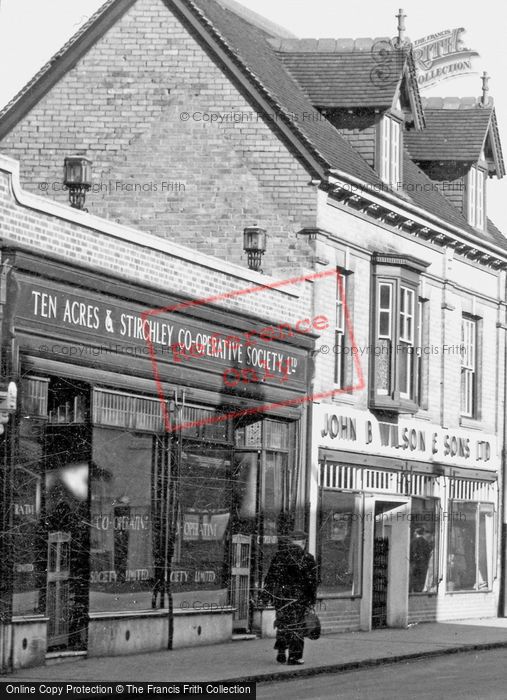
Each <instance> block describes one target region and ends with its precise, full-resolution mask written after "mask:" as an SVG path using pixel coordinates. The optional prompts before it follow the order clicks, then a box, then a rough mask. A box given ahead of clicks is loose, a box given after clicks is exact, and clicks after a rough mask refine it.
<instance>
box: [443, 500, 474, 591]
mask: <svg viewBox="0 0 507 700" xmlns="http://www.w3.org/2000/svg"><path fill="white" fill-rule="evenodd" d="M476 539H477V503H464V502H461V501H454V502H452V503H451V504H450V510H449V541H448V548H447V590H448V591H454V590H456V591H473V590H475V589H476V576H477V561H476Z"/></svg>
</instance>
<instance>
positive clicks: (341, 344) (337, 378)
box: [334, 331, 345, 388]
mask: <svg viewBox="0 0 507 700" xmlns="http://www.w3.org/2000/svg"><path fill="white" fill-rule="evenodd" d="M344 350H345V336H344V334H343V333H342V332H341V331H336V334H335V347H334V353H335V373H334V383H335V385H336V386H338V387H340V388H343V387H344V385H345V352H344Z"/></svg>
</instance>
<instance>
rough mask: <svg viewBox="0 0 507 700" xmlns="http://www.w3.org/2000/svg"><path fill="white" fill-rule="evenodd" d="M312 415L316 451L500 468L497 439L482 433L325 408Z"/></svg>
mask: <svg viewBox="0 0 507 700" xmlns="http://www.w3.org/2000/svg"><path fill="white" fill-rule="evenodd" d="M315 413H316V415H315V425H316V429H317V430H318V444H319V446H320V447H324V448H329V449H335V450H347V451H354V452H360V453H363V454H372V455H380V456H385V457H396V458H398V459H408V460H415V461H422V462H438V463H442V464H449V465H454V466H466V467H472V468H476V469H492V470H494V469H497V468H498V467H499V464H498V455H497V449H496V447H497V443H496V437H495V436H494V435H488V434H484V433H483V432H482V431H477V430H465V429H463V428H452V429H446V428H442V427H441V426H437V425H435V424H432V423H427V422H426V421H421V420H415V419H413V418H412V419H410V418H403V417H400V419H399V422H398V423H397V424H396V425H394V424H392V423H386V422H383V421H379V420H377V418H375V416H374V415H373V414H372V413H370V412H369V411H358V410H355V409H350V408H347V407H341V406H340V407H335V406H331V405H329V404H319V405H317V406H315Z"/></svg>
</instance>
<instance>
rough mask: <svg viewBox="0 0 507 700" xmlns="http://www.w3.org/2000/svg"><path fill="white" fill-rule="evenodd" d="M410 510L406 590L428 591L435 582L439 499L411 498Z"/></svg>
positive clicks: (434, 588)
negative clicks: (408, 572)
mask: <svg viewBox="0 0 507 700" xmlns="http://www.w3.org/2000/svg"><path fill="white" fill-rule="evenodd" d="M411 509H412V510H411V519H410V581H409V591H410V592H411V593H431V592H434V591H436V589H437V582H438V549H437V548H438V541H439V529H438V526H439V522H438V501H437V500H436V499H431V498H412V504H411Z"/></svg>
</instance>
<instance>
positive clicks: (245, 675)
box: [0, 618, 507, 683]
mask: <svg viewBox="0 0 507 700" xmlns="http://www.w3.org/2000/svg"><path fill="white" fill-rule="evenodd" d="M273 644H274V640H273V639H253V640H242V641H231V642H228V643H226V644H214V645H211V646H201V647H190V648H186V649H176V650H174V651H159V652H151V653H145V654H132V655H128V656H115V657H101V658H83V659H82V660H73V661H65V662H62V663H58V664H51V665H46V666H38V667H37V668H31V669H22V670H20V671H17V672H15V673H13V674H10V675H9V676H1V677H0V679H1V680H2V681H25V680H27V681H53V682H55V681H68V682H73V681H121V682H123V683H128V682H131V681H132V682H136V681H149V682H153V681H162V682H166V683H167V682H177V681H181V682H199V681H202V682H205V681H236V682H238V681H255V682H258V683H261V682H269V681H279V680H286V679H289V678H296V677H305V676H312V675H317V674H321V673H335V672H339V671H346V670H351V669H357V668H367V667H371V666H375V665H378V664H386V663H388V664H391V663H396V662H400V661H406V660H408V659H416V658H423V657H434V656H441V655H444V654H456V653H459V652H466V651H480V650H487V649H500V648H507V618H494V619H491V618H488V619H474V620H461V621H453V622H446V623H442V622H441V623H421V624H417V625H413V626H410V627H409V628H408V629H382V630H375V631H372V632H346V633H342V634H334V635H325V636H323V637H321V638H320V639H318V640H316V641H310V640H306V642H305V657H304V658H305V664H304V666H284V665H281V664H277V663H276V661H275V654H276V652H275V651H274V649H273Z"/></svg>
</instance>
